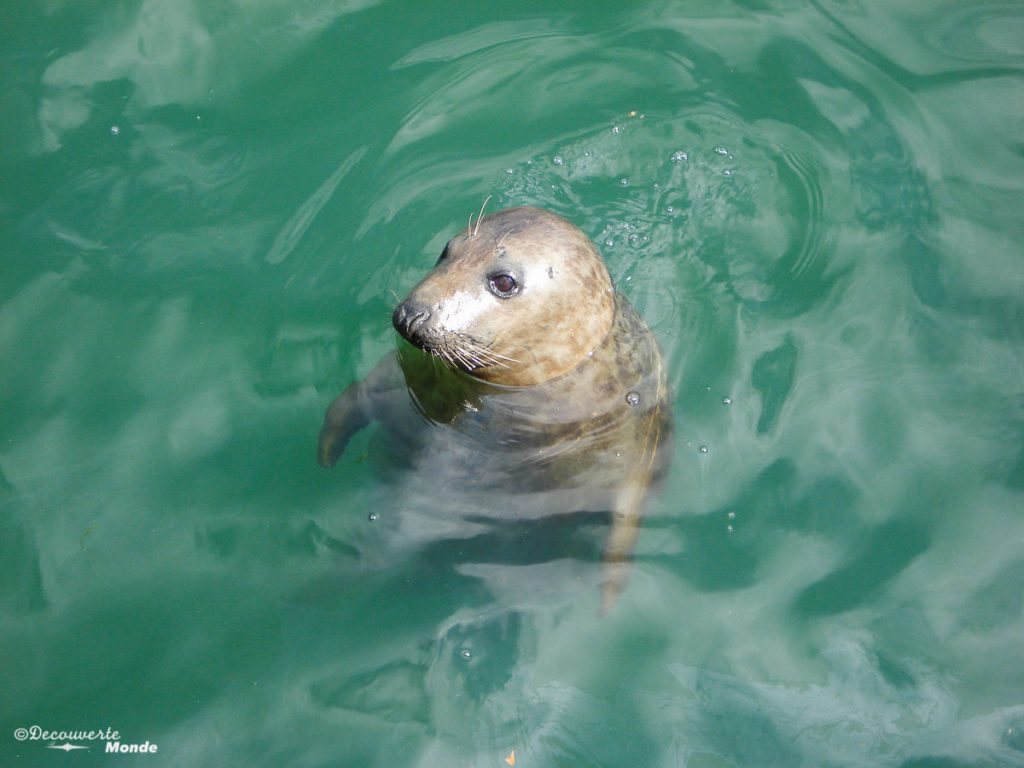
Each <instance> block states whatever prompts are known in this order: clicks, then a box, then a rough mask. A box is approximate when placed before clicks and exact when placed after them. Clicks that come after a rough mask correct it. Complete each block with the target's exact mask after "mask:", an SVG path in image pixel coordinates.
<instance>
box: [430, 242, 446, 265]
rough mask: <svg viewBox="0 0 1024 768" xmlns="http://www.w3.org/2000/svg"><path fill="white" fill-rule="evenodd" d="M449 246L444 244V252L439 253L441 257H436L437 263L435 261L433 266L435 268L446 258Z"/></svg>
mask: <svg viewBox="0 0 1024 768" xmlns="http://www.w3.org/2000/svg"><path fill="white" fill-rule="evenodd" d="M449 245H450V243H445V244H444V250H443V251H441V255H440V256H438V257H437V261H436V262H434V266H435V267H436V266H437V265H438V264H440V263H441V262H442V261H444V260H445V259H447V258H448V246H449Z"/></svg>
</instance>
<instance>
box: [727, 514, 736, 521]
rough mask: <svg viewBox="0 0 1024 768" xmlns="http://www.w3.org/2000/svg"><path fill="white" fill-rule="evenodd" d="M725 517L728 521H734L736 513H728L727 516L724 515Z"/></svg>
mask: <svg viewBox="0 0 1024 768" xmlns="http://www.w3.org/2000/svg"><path fill="white" fill-rule="evenodd" d="M726 517H728V518H729V519H730V520H735V519H736V513H735V512H730V513H729V514H727V515H726Z"/></svg>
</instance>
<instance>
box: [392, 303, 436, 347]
mask: <svg viewBox="0 0 1024 768" xmlns="http://www.w3.org/2000/svg"><path fill="white" fill-rule="evenodd" d="M429 319H430V310H429V309H427V308H426V307H425V306H423V305H422V304H418V303H417V302H415V301H413V300H412V299H406V300H405V301H403V302H402V303H401V304H399V305H398V306H397V307H395V313H394V314H393V315H392V316H391V322H392V324H393V325H394V326H395V330H396V331H398V332H399V333H400V334H402V335H403V336H404V337H405V338H406V339H408V340H409V341H413V338H414V335H415V333H416V331H417V330H418V329H419V328H420V327H422V325H423V324H424V323H425V322H427V320H429Z"/></svg>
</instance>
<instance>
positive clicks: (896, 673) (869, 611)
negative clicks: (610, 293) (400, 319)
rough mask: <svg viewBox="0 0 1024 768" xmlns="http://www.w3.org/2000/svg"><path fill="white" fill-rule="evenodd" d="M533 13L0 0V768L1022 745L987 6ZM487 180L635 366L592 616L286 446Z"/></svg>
mask: <svg viewBox="0 0 1024 768" xmlns="http://www.w3.org/2000/svg"><path fill="white" fill-rule="evenodd" d="M555 5H556V7H557V10H551V8H552V4H551V3H543V4H542V3H533V2H527V3H516V4H508V5H507V9H505V10H502V9H501V8H499V7H497V6H495V5H492V4H487V3H479V2H476V3H447V4H443V5H442V4H436V3H419V4H413V3H397V2H391V3H374V2H372V1H371V0H363V1H360V0H351V1H350V2H313V1H312V0H308V1H306V2H284V1H283V0H281V1H279V2H266V3H243V2H237V1H236V2H226V1H224V0H216V1H211V2H197V1H193V2H189V1H188V0H166V1H164V0H145V2H128V1H125V2H104V3H98V2H95V3H89V2H59V1H56V0H55V1H52V2H37V3H17V2H8V3H5V4H4V5H3V8H2V10H0V64H2V68H0V254H2V256H0V259H2V261H0V405H2V408H0V729H2V730H0V765H3V766H7V765H25V766H36V765H40V766H49V765H72V764H74V765H86V764H88V765H95V764H106V763H111V764H112V763H121V764H125V765H149V766H156V765H168V766H170V765H174V766H178V765H203V766H206V765H210V766H214V765H216V766H221V765H257V766H281V765H292V766H382V767H385V768H389V767H391V766H474V767H475V766H494V767H495V768H502V767H503V766H504V765H506V763H505V759H506V757H507V756H508V755H509V754H510V753H511V752H512V751H513V750H514V751H515V756H516V765H517V766H519V768H534V767H535V766H658V767H661V766H689V767H690V768H712V767H713V768H726V767H732V766H900V767H902V768H912V767H913V768H925V767H926V766H929V767H931V768H936V767H938V766H941V767H942V768H960V767H961V766H964V767H966V766H1020V765H1024V497H1022V494H1024V376H1022V373H1024V338H1022V337H1024V248H1022V242H1024V217H1022V211H1024V194H1022V192H1024V6H1022V5H1021V4H1019V3H1013V2H927V3H926V2H912V1H911V0H902V2H895V3H882V2H877V3H865V2H857V1H856V0H853V1H846V2H843V1H841V0H836V1H835V2H817V3H811V4H807V3H802V2H786V1H785V0H779V1H775V0H764V1H763V2H757V1H756V0H749V1H748V2H743V3H734V4H730V3H722V2H694V3H681V2H680V3H672V2H642V3H641V2H637V3H629V4H626V3H621V4H612V3H604V4H602V3H575V2H572V3H570V2H563V3H557V4H555ZM513 8H514V10H512V9H513ZM488 195H491V196H492V199H491V203H490V206H493V207H494V208H500V207H505V206H511V205H520V204H529V205H538V206H542V207H546V208H550V209H552V210H555V211H557V212H559V213H561V214H563V215H565V216H567V217H568V218H570V219H572V220H573V221H574V222H576V223H577V224H578V225H580V226H581V227H582V228H583V229H584V230H585V231H586V232H587V233H588V234H589V235H590V236H591V237H593V238H594V239H595V241H596V242H598V243H599V244H601V247H602V250H603V251H604V254H605V256H606V259H607V261H608V263H609V267H610V270H611V272H612V275H613V277H614V278H615V280H616V282H617V284H618V285H619V287H620V289H621V290H623V291H624V292H625V293H626V294H627V295H628V297H629V298H630V300H631V301H632V302H633V303H634V304H635V305H636V306H637V307H638V309H639V310H640V311H641V312H642V314H644V316H645V317H646V318H647V319H648V321H649V322H650V324H651V326H652V328H653V329H654V330H655V332H656V334H657V336H658V339H659V342H660V343H661V345H662V349H663V351H664V353H665V356H666V360H667V363H668V367H669V370H670V377H671V381H672V385H673V388H674V393H675V398H676V406H675V408H676V422H677V433H676V434H677V450H676V454H675V458H674V463H673V466H672V470H671V474H670V476H669V478H668V480H667V483H666V487H665V488H664V489H663V491H662V493H661V495H660V497H659V499H658V500H657V501H656V502H655V503H654V505H653V506H652V508H651V510H650V513H649V515H648V517H647V520H646V523H645V527H644V530H643V533H642V535H641V539H640V542H639V545H638V550H637V552H636V556H635V562H634V568H633V572H632V578H631V581H630V583H629V586H628V588H627V590H626V592H625V593H624V594H623V596H622V598H621V600H620V602H619V604H618V606H616V608H615V610H614V611H613V612H612V614H611V615H610V616H608V617H606V618H603V619H600V618H598V617H597V616H596V615H595V608H596V602H597V596H596V593H594V592H593V591H592V590H591V589H590V588H589V587H574V586H573V584H574V583H575V577H574V574H575V573H577V572H578V571H579V569H584V570H585V568H586V567H587V566H588V565H592V563H587V562H583V561H579V560H576V559H574V558H573V557H572V556H568V555H567V556H565V557H559V556H557V555H552V556H550V557H547V558H539V560H540V562H529V563H523V562H508V561H507V560H504V561H503V560H500V559H496V558H488V557H487V555H486V553H476V556H475V558H474V559H473V560H472V561H471V562H467V561H466V559H465V558H462V559H460V558H458V557H456V554H454V549H450V550H439V551H451V552H452V553H453V554H452V555H451V559H450V560H445V559H444V558H443V557H437V556H432V557H425V556H423V554H424V553H422V552H417V551H416V549H415V548H412V549H411V551H410V549H409V548H406V549H401V548H399V547H398V546H397V545H396V543H395V541H394V535H395V531H396V530H397V529H396V527H395V526H394V525H393V524H392V523H393V521H394V519H395V518H396V517H398V516H399V515H400V514H401V512H402V510H401V509H399V508H398V507H399V506H400V505H399V504H398V503H397V502H396V499H395V494H394V493H390V494H389V491H392V490H393V489H392V488H390V487H389V486H388V485H387V484H385V483H384V482H383V480H382V476H381V474H380V471H379V468H378V467H377V466H376V464H375V462H374V461H373V459H372V455H371V456H370V458H367V456H368V454H372V451H370V450H369V447H370V446H371V443H372V440H373V435H372V434H370V432H372V430H370V431H368V432H367V433H364V434H362V435H360V436H358V437H357V438H356V440H355V441H354V444H353V445H352V446H351V447H350V449H349V451H348V452H347V453H346V454H345V456H344V457H343V459H342V461H341V462H339V465H338V466H337V467H335V468H334V469H333V470H330V471H326V470H323V469H321V468H320V467H318V466H317V464H316V462H315V450H316V437H317V431H318V429H319V427H320V419H321V416H322V413H323V409H324V408H325V407H326V405H327V404H328V403H329V402H330V400H331V398H333V397H334V396H335V395H336V394H337V393H338V392H339V391H340V390H341V389H342V388H343V387H344V386H345V385H346V384H348V383H349V382H350V381H351V380H353V378H356V377H359V376H363V375H365V374H366V373H367V372H368V371H369V370H370V368H371V367H372V366H373V365H374V363H375V362H376V361H377V360H378V359H379V358H380V357H381V356H382V355H384V354H386V353H388V352H389V351H390V350H392V349H393V348H394V344H395V341H394V332H393V331H392V329H391V325H390V312H391V309H392V307H393V306H394V304H395V301H396V300H395V296H396V295H399V296H400V295H404V293H405V292H406V291H407V290H408V289H409V288H410V287H411V286H412V285H413V284H414V283H415V282H416V281H417V280H418V279H419V277H421V276H422V274H423V273H424V272H425V271H426V270H427V269H428V268H429V267H430V266H431V265H432V264H433V263H434V260H435V259H436V258H437V254H438V253H439V252H440V250H441V247H442V245H443V243H444V242H445V241H446V239H447V238H448V237H449V236H450V235H451V234H452V233H454V232H455V231H456V230H458V229H459V228H461V227H463V226H465V224H466V221H467V219H468V216H469V214H470V212H475V211H477V210H478V209H479V207H480V204H481V202H482V201H483V199H484V198H485V197H487V196H488ZM371 513H374V514H375V515H376V517H377V519H376V520H374V521H371V520H370V519H369V517H370V514H371ZM584 581H585V580H584ZM32 726H39V727H40V728H41V729H43V730H55V731H56V730H78V731H81V730H106V729H108V728H109V729H112V730H116V731H118V732H119V734H120V740H121V741H122V742H123V743H132V744H142V743H145V742H149V743H151V744H154V743H155V744H157V745H158V750H159V751H158V752H157V753H156V754H148V755H143V754H138V755H124V756H120V757H118V758H115V757H114V756H113V755H108V754H105V753H104V742H103V741H102V740H93V741H83V740H79V741H77V742H75V743H76V744H79V745H83V746H88V747H89V749H88V750H78V751H74V752H71V753H65V752H62V751H57V750H52V749H48V748H47V745H49V744H61V743H63V741H62V740H57V741H49V740H32V739H29V740H26V741H18V740H17V739H16V738H15V730H16V729H18V728H31V727H32Z"/></svg>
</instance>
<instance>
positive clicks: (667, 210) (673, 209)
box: [665, 205, 676, 213]
mask: <svg viewBox="0 0 1024 768" xmlns="http://www.w3.org/2000/svg"><path fill="white" fill-rule="evenodd" d="M675 212H676V207H675V206H674V205H669V206H666V208H665V213H675Z"/></svg>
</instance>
